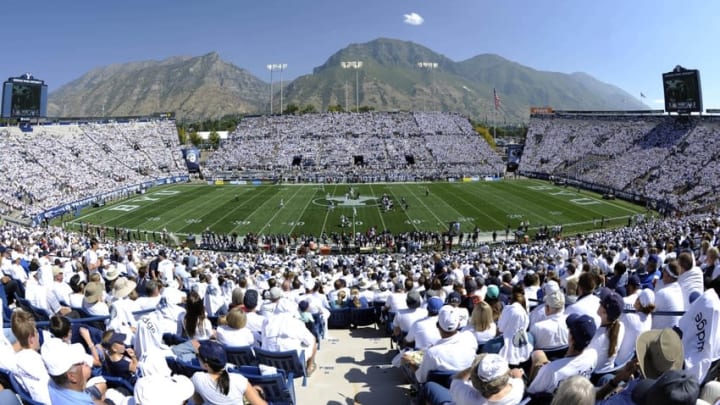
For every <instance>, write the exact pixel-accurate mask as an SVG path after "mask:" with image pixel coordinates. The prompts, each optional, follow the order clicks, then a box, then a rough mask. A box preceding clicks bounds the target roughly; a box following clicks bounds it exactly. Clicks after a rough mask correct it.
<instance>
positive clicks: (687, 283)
mask: <svg viewBox="0 0 720 405" xmlns="http://www.w3.org/2000/svg"><path fill="white" fill-rule="evenodd" d="M677 261H678V265H680V275H679V276H678V284H680V287H681V288H680V289H681V291H682V293H683V302H684V303H685V307H686V308H687V307H689V306H690V295H692V293H694V292H697V293H698V294H702V293H703V291H704V290H705V289H704V286H703V273H702V269H700V267H698V266H695V265H694V263H693V258H692V254H691V253H688V252H683V253H680V255H679V256H678V258H677Z"/></svg>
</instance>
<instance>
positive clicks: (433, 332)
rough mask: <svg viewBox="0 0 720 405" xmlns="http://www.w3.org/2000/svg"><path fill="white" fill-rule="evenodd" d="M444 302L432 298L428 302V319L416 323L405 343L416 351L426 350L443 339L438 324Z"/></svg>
mask: <svg viewBox="0 0 720 405" xmlns="http://www.w3.org/2000/svg"><path fill="white" fill-rule="evenodd" d="M442 306H443V301H442V300H441V299H440V298H438V297H430V299H429V300H428V301H427V312H428V315H427V317H425V318H423V319H419V320H417V321H415V323H413V324H412V326H411V327H410V330H409V331H408V334H407V335H406V336H405V343H406V344H407V345H408V346H410V347H414V348H415V350H424V349H427V348H428V347H430V346H432V345H434V344H435V343H437V341H438V340H440V339H441V337H440V332H438V329H437V326H436V323H437V316H438V312H439V311H440V308H442Z"/></svg>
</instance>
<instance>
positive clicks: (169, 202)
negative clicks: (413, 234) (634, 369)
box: [64, 180, 646, 236]
mask: <svg viewBox="0 0 720 405" xmlns="http://www.w3.org/2000/svg"><path fill="white" fill-rule="evenodd" d="M383 200H384V201H385V202H384V203H383ZM390 202H392V208H390V207H389V205H390V204H389V203H390ZM638 213H643V214H644V213H646V210H645V208H644V207H641V206H637V205H634V204H631V203H628V202H625V201H622V200H612V201H608V200H603V199H602V197H601V196H600V195H598V194H595V193H590V192H586V191H578V190H577V189H575V188H572V187H563V186H556V185H553V184H552V183H548V182H543V181H538V180H503V181H496V182H470V183H463V182H457V183H447V182H443V183H389V184H387V183H383V184H353V185H348V184H331V185H327V184H326V185H316V184H313V185H309V184H306V185H207V184H182V185H170V186H163V187H156V188H152V189H150V190H149V191H148V192H147V193H146V194H143V195H136V196H133V197H130V198H127V199H124V200H121V201H113V202H110V203H108V204H106V205H105V206H103V207H99V208H87V209H85V210H83V211H82V212H80V213H79V215H77V216H73V217H68V216H66V217H65V218H64V222H65V224H66V226H67V227H69V228H72V229H78V228H79V224H80V223H84V224H88V223H89V224H94V225H102V226H106V227H108V228H114V227H117V228H125V229H130V230H133V231H135V230H141V231H148V232H161V231H162V230H167V231H168V232H169V233H172V234H175V235H187V234H195V235H197V234H199V233H201V232H202V231H204V230H206V229H210V230H212V231H213V232H217V233H228V234H229V233H233V232H237V233H238V234H240V235H243V234H246V233H248V232H253V233H257V234H291V235H292V234H295V235H303V234H306V235H316V236H319V235H320V234H321V233H322V232H327V233H328V234H331V233H332V232H338V233H340V232H349V231H353V232H365V231H366V230H368V229H369V228H370V227H375V228H376V229H377V230H378V232H379V231H382V230H384V229H387V230H389V231H391V232H403V231H413V230H421V231H440V232H444V231H447V230H448V227H449V224H450V223H452V222H457V223H459V226H460V231H461V232H464V233H468V232H473V230H474V229H475V228H476V227H477V228H479V229H480V231H481V232H484V233H486V234H487V233H490V232H492V231H497V232H498V235H502V236H504V234H505V229H506V227H508V226H510V228H511V229H513V230H514V229H516V228H517V227H518V225H519V224H520V222H521V221H529V223H530V229H531V231H530V232H529V233H530V234H531V235H534V233H535V232H534V231H533V229H535V228H537V227H540V226H545V225H547V226H548V227H552V226H553V225H563V227H564V229H563V230H564V233H565V234H567V233H568V232H580V231H587V230H591V229H599V228H601V227H609V226H622V225H626V224H627V223H628V217H630V216H634V215H635V214H638ZM343 218H344V220H343Z"/></svg>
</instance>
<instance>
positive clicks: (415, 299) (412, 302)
mask: <svg viewBox="0 0 720 405" xmlns="http://www.w3.org/2000/svg"><path fill="white" fill-rule="evenodd" d="M405 302H406V303H407V306H408V308H418V307H420V304H422V297H420V293H419V292H417V291H415V290H412V291H410V292H409V293H407V297H406V298H405Z"/></svg>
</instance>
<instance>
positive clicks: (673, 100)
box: [662, 66, 702, 114]
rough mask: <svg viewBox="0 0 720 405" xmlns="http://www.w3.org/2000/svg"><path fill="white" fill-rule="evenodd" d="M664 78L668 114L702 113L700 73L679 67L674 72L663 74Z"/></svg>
mask: <svg viewBox="0 0 720 405" xmlns="http://www.w3.org/2000/svg"><path fill="white" fill-rule="evenodd" d="M662 78H663V91H664V92H665V111H666V112H677V113H681V114H687V113H691V112H702V88H701V86H700V71H698V70H697V69H685V68H683V67H682V66H677V67H675V69H673V71H672V72H668V73H663V75H662Z"/></svg>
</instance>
